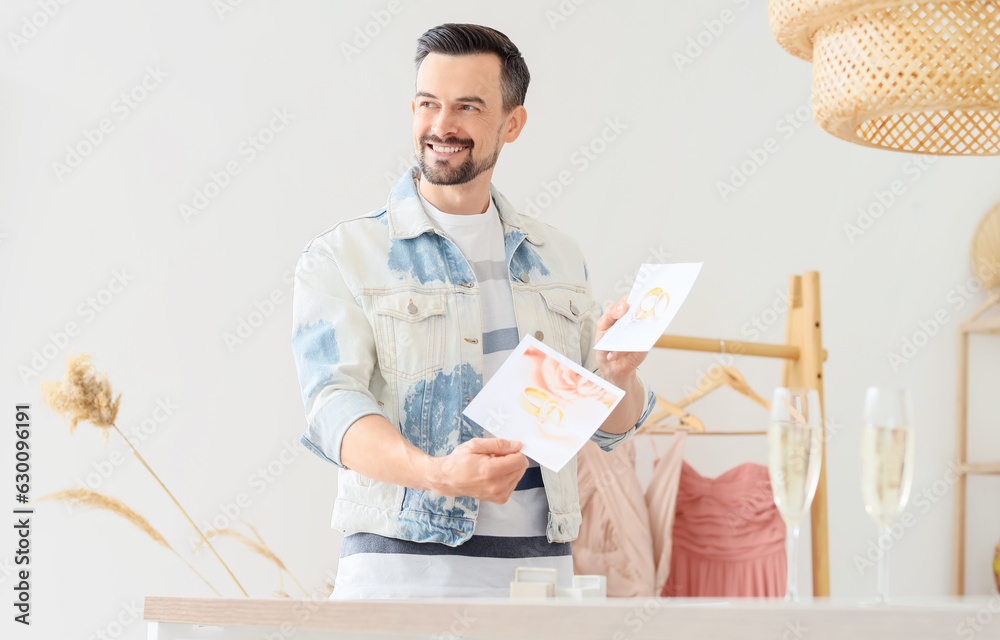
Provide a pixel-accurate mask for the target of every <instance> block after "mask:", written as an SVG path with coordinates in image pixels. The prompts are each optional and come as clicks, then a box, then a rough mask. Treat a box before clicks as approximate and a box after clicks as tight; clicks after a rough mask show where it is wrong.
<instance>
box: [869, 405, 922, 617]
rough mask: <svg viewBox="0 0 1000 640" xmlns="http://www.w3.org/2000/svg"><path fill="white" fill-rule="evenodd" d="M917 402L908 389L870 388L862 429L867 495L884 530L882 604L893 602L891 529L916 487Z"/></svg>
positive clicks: (880, 561)
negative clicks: (890, 559) (890, 591)
mask: <svg viewBox="0 0 1000 640" xmlns="http://www.w3.org/2000/svg"><path fill="white" fill-rule="evenodd" d="M914 454H915V448H914V438H913V404H912V399H911V397H910V393H909V391H907V390H906V389H885V388H878V387H869V388H868V391H867V393H866V394H865V419H864V426H863V427H862V428H861V493H862V495H863V496H864V499H865V511H867V512H868V515H870V516H871V517H872V519H874V520H875V524H876V525H878V532H879V548H880V549H881V550H882V554H881V555H880V556H879V559H878V597H877V599H878V602H881V603H885V602H888V601H889V548H890V547H891V546H892V538H891V535H892V534H891V533H890V530H891V527H892V523H893V521H895V520H896V518H897V517H899V515H900V514H901V513H902V512H903V509H904V508H905V507H906V503H907V501H908V500H909V498H910V487H911V486H912V485H913V459H914Z"/></svg>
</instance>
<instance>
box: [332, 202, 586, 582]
mask: <svg viewBox="0 0 1000 640" xmlns="http://www.w3.org/2000/svg"><path fill="white" fill-rule="evenodd" d="M420 200H421V202H422V203H423V206H424V211H426V212H427V216H428V218H430V220H431V222H432V223H433V224H434V226H435V227H436V228H437V229H438V230H440V231H442V232H443V233H444V234H445V235H446V236H448V238H450V239H451V240H452V241H453V242H454V243H455V245H457V247H458V249H459V250H460V251H461V252H462V255H463V256H465V259H466V260H467V261H468V262H469V265H470V266H471V267H472V271H473V273H474V274H475V276H476V281H477V282H478V284H479V292H480V298H479V299H480V303H481V305H482V317H483V336H482V340H480V342H479V344H480V346H481V347H482V349H483V384H484V385H485V384H486V382H487V381H488V380H489V379H490V378H491V377H493V374H494V373H496V370H497V369H498V368H499V367H500V365H501V364H502V363H503V362H504V360H506V358H507V356H508V355H509V354H510V352H511V351H513V349H514V348H515V347H516V346H517V345H518V342H519V341H520V338H519V336H518V331H517V321H516V317H515V315H514V300H513V298H512V296H511V291H510V276H509V274H508V267H507V259H506V251H505V247H504V234H503V225H502V223H501V222H500V213H499V212H498V211H497V208H496V204H495V203H494V202H493V200H492V198H491V199H490V205H489V208H488V209H487V210H486V212H485V213H479V214H472V215H457V214H449V213H443V212H441V211H439V210H438V209H437V208H435V207H434V206H433V205H431V204H430V203H429V202H427V200H425V199H424V198H423V196H421V197H420ZM484 436H485V437H493V436H492V434H490V433H488V432H487V433H485V434H484ZM528 464H529V466H528V469H527V471H525V474H524V476H523V477H522V478H521V481H520V482H519V483H518V486H517V488H516V489H515V490H514V493H513V494H512V495H511V498H510V500H508V501H507V503H506V504H496V503H493V502H486V501H481V502H480V503H479V515H478V517H477V518H476V528H475V532H474V533H473V536H472V538H471V539H469V540H468V541H467V542H465V543H464V544H462V545H459V546H458V547H448V546H446V545H443V544H439V543H418V542H410V541H406V540H396V539H393V538H387V537H384V536H379V535H377V534H373V533H353V534H350V535H348V536H346V537H345V538H344V546H343V548H342V550H341V557H340V563H339V566H338V569H337V579H336V585H335V588H334V591H333V594H332V595H331V596H330V598H331V599H342V598H343V599H348V598H433V597H442V598H444V597H506V596H507V595H508V594H509V592H510V583H511V582H512V581H513V580H514V570H515V569H516V568H517V567H551V568H554V569H556V570H557V572H558V576H559V586H560V587H568V586H570V585H571V583H572V576H573V556H572V555H571V553H572V551H571V547H570V543H568V542H564V543H550V542H548V540H547V539H546V537H545V528H546V525H547V522H548V512H549V504H548V500H547V499H546V497H545V488H544V487H543V486H542V474H541V469H540V468H539V466H538V463H537V462H535V461H534V460H531V459H530V458H529V460H528Z"/></svg>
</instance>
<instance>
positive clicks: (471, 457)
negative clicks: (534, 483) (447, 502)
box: [434, 438, 528, 504]
mask: <svg viewBox="0 0 1000 640" xmlns="http://www.w3.org/2000/svg"><path fill="white" fill-rule="evenodd" d="M434 461H435V465H436V468H437V473H436V478H435V480H436V482H435V483H434V484H435V487H434V491H435V492H436V493H440V494H441V495H443V496H469V497H472V498H478V499H480V500H486V501H488V502H496V503H499V504H504V503H505V502H507V500H509V499H510V495H511V494H512V493H513V492H514V488H515V487H517V483H518V481H519V480H520V479H521V476H523V475H524V471H525V470H526V469H527V468H528V458H527V456H525V455H524V454H523V453H521V443H520V442H518V441H516V440H502V439H499V438H473V439H472V440H469V441H468V442H464V443H462V444H460V445H458V446H457V447H455V450H454V451H452V452H451V453H449V454H448V455H446V456H444V457H442V458H434Z"/></svg>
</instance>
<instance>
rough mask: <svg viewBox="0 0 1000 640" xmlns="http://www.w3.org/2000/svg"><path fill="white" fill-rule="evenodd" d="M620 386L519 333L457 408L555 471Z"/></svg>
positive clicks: (618, 395)
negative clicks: (482, 383) (500, 360)
mask: <svg viewBox="0 0 1000 640" xmlns="http://www.w3.org/2000/svg"><path fill="white" fill-rule="evenodd" d="M624 396H625V392H624V391H623V390H622V389H619V388H618V387H616V386H614V385H613V384H611V383H610V382H608V381H607V380H604V379H603V378H601V377H600V376H597V375H596V374H594V373H592V372H590V371H587V370H586V369H584V368H583V367H581V366H580V365H578V364H576V363H575V362H573V361H572V360H570V359H569V358H567V357H566V356H564V355H562V354H561V353H559V352H558V351H556V350H554V349H551V348H550V347H548V346H546V345H545V344H544V343H542V342H540V341H538V340H536V339H535V338H534V337H532V336H530V335H528V336H525V337H524V339H523V340H521V343H520V344H519V345H517V348H515V349H514V351H513V352H512V353H511V354H510V356H509V357H508V358H507V359H506V360H505V361H504V363H503V364H502V365H500V368H499V369H498V370H497V372H496V373H495V374H493V377H492V378H490V381H489V382H488V383H487V384H486V386H484V387H483V388H482V390H480V392H479V393H478V394H477V395H476V397H475V398H473V400H472V402H470V403H469V405H468V406H467V407H466V408H465V410H464V411H463V412H462V413H463V414H464V415H466V416H468V417H469V418H470V419H471V420H474V421H475V422H476V423H477V424H479V425H480V426H481V427H482V428H483V429H485V430H486V431H488V432H490V433H491V434H493V435H494V436H496V437H498V438H505V439H507V440H519V441H521V443H522V444H523V446H522V448H521V451H522V452H523V453H524V454H525V455H526V456H528V457H529V458H531V459H533V460H535V461H537V462H538V464H540V465H542V466H544V467H547V468H549V469H551V470H553V471H559V470H560V469H562V468H563V467H564V466H565V465H566V463H567V462H569V461H570V459H572V457H573V456H574V455H576V453H577V452H578V451H579V450H580V449H581V448H582V447H583V445H584V444H585V443H586V442H587V440H589V439H590V436H592V435H593V434H594V432H595V431H597V429H598V427H600V426H601V425H602V424H603V423H604V421H605V420H606V419H607V417H608V416H609V415H611V412H612V411H614V408H615V407H616V406H617V405H618V403H619V402H620V401H621V399H622V398H623V397H624Z"/></svg>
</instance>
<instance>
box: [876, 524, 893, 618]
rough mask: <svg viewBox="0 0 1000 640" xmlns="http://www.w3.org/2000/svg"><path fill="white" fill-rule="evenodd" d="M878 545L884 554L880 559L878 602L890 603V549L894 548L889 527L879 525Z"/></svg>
mask: <svg viewBox="0 0 1000 640" xmlns="http://www.w3.org/2000/svg"><path fill="white" fill-rule="evenodd" d="M878 539H879V542H878V545H879V549H880V550H881V551H882V553H881V554H880V555H879V557H878V601H879V602H889V549H890V548H891V547H892V533H891V530H890V528H889V526H888V525H879V528H878Z"/></svg>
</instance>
